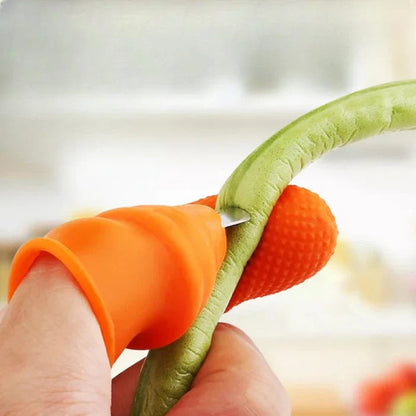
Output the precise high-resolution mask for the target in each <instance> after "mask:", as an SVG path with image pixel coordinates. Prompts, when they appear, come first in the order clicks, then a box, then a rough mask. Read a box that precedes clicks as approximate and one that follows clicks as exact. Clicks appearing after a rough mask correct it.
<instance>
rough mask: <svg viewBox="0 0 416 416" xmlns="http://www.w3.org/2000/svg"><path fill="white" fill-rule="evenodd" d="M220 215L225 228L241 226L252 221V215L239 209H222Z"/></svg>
mask: <svg viewBox="0 0 416 416" xmlns="http://www.w3.org/2000/svg"><path fill="white" fill-rule="evenodd" d="M218 214H220V216H221V224H222V226H223V227H224V228H226V227H231V226H232V225H237V224H241V223H243V222H246V221H248V220H249V219H250V214H249V213H248V212H247V211H244V210H243V209H241V208H237V207H226V208H222V209H221V210H220V211H218Z"/></svg>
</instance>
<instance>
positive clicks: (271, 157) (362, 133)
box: [131, 80, 416, 416]
mask: <svg viewBox="0 0 416 416" xmlns="http://www.w3.org/2000/svg"><path fill="white" fill-rule="evenodd" d="M412 128H416V81H415V80H413V81H403V82H397V83H392V84H385V85H381V86H377V87H373V88H369V89H366V90H362V91H359V92H356V93H354V94H350V95H348V96H346V97H343V98H341V99H339V100H336V101H333V102H331V103H329V104H326V105H324V106H322V107H320V108H318V109H316V110H314V111H312V112H310V113H308V114H306V115H304V116H302V117H300V118H299V119H297V120H296V121H294V122H293V123H291V124H289V125H288V126H286V127H285V128H283V129H282V130H280V131H279V132H278V133H276V134H275V135H274V136H272V137H271V138H270V139H269V140H267V141H266V142H265V143H263V144H262V145H261V146H259V147H258V148H257V149H256V150H255V151H254V152H253V153H252V154H250V155H249V156H248V157H247V158H246V159H245V160H244V161H243V162H242V163H241V164H240V165H239V166H238V167H237V169H236V170H235V171H234V172H233V174H232V175H231V176H230V178H229V179H228V180H227V182H226V183H225V184H224V186H223V188H222V189H221V191H220V193H219V197H218V201H217V208H221V207H226V206H237V207H240V208H243V209H245V210H246V211H248V212H249V213H250V215H251V219H250V221H249V222H247V223H245V224H243V225H240V226H238V227H234V228H230V229H228V231H227V233H228V234H227V238H228V250H227V255H226V258H225V260H224V263H223V265H222V267H221V269H220V271H219V273H218V276H217V282H216V286H215V288H214V290H213V292H212V295H211V297H210V299H209V301H208V303H207V305H206V306H205V308H204V310H203V311H202V312H201V314H200V315H199V316H198V318H197V319H196V321H195V323H194V324H193V326H192V327H191V328H190V329H189V331H188V332H187V333H186V334H185V335H184V336H183V337H182V338H180V339H179V340H178V341H176V342H174V343H173V344H171V345H168V346H166V347H164V348H161V349H158V350H153V351H151V352H150V353H149V355H148V357H147V360H146V363H145V365H144V368H143V370H142V374H141V377H140V380H139V384H138V387H137V392H136V396H135V400H134V404H133V408H132V413H131V414H132V415H133V416H136V415H140V416H163V415H166V414H167V412H168V411H169V409H171V408H172V407H173V406H174V405H175V403H176V402H177V401H178V400H179V399H180V398H181V397H182V396H183V395H184V394H185V393H186V392H187V391H188V390H189V389H190V387H191V385H192V381H193V379H194V377H195V375H196V373H197V372H198V370H199V368H200V366H201V365H202V363H203V361H204V359H205V356H206V354H207V352H208V350H209V347H210V343H211V337H212V334H213V332H214V330H215V327H216V324H217V322H218V320H219V318H220V317H221V315H222V313H223V312H224V310H225V308H226V306H227V303H228V301H229V299H230V297H231V295H232V293H233V291H234V289H235V287H236V285H237V283H238V280H239V278H240V276H241V274H242V271H243V269H244V266H245V264H246V263H247V261H248V260H249V258H250V257H251V255H252V253H253V252H254V250H255V248H256V246H257V244H258V242H259V240H260V238H261V235H262V232H263V229H264V227H265V225H266V223H267V220H268V217H269V215H270V212H271V211H272V208H273V206H274V204H275V203H276V201H277V199H278V198H279V196H280V194H281V193H282V191H283V189H284V188H285V187H286V186H287V184H288V183H289V182H290V181H291V179H292V178H293V177H294V175H296V174H297V173H298V172H299V171H300V170H301V169H303V168H304V167H305V166H306V165H307V164H309V163H311V162H312V161H314V160H315V159H317V158H319V157H320V156H321V155H322V154H324V153H326V152H328V151H329V150H332V149H334V148H336V147H339V146H344V145H346V144H349V143H352V142H355V141H357V140H360V139H363V138H365V137H369V136H373V135H376V134H380V133H383V132H385V131H394V130H401V129H412Z"/></svg>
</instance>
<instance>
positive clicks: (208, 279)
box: [8, 205, 226, 364]
mask: <svg viewBox="0 0 416 416" xmlns="http://www.w3.org/2000/svg"><path fill="white" fill-rule="evenodd" d="M41 252H47V253H50V254H51V255H53V256H55V257H56V258H57V259H58V260H60V261H61V262H62V263H63V264H64V265H65V266H66V267H67V269H68V270H69V271H70V272H71V274H72V275H73V277H74V279H75V280H76V281H77V283H78V284H79V286H80V288H81V290H82V291H83V293H84V295H85V296H86V298H87V299H88V301H89V303H90V305H91V308H92V309H93V312H94V314H95V316H96V318H97V320H98V323H99V324H100V327H101V331H102V334H103V338H104V342H105V345H106V348H107V353H108V357H109V360H110V363H111V364H113V363H114V361H115V360H116V359H117V357H118V356H119V355H120V354H121V352H122V351H123V350H124V349H125V348H126V347H127V346H130V347H132V348H141V349H152V348H158V347H161V346H164V345H167V344H169V343H171V342H173V341H174V340H176V339H177V338H179V337H180V336H181V335H183V334H184V333H185V332H186V330H187V329H188V328H189V327H190V326H191V325H192V323H193V321H194V320H195V318H196V316H197V315H198V313H199V312H200V311H201V309H202V307H203V306H204V305H205V303H206V301H207V300H208V297H209V295H210V293H211V290H212V288H213V286H214V283H215V278H216V274H217V272H218V270H219V268H220V266H221V263H222V261H223V258H224V256H225V252H226V235H225V230H224V228H223V227H222V226H221V218H220V216H219V214H218V213H216V212H215V211H214V210H213V209H212V208H209V207H206V206H203V205H183V206H178V207H167V206H138V207H130V208H119V209H114V210H111V211H106V212H104V213H102V214H100V215H98V216H96V217H93V218H84V219H80V220H75V221H71V222H68V223H65V224H63V225H61V226H59V227H57V228H55V229H53V230H52V231H50V232H49V233H48V234H47V235H46V236H45V237H44V238H36V239H33V240H30V241H28V242H27V243H26V244H24V245H23V246H22V247H21V248H20V249H19V251H18V252H17V254H16V256H15V258H14V260H13V264H12V268H11V273H10V279H9V294H8V297H9V301H10V300H11V299H12V297H13V294H14V293H15V291H16V290H17V288H18V286H19V284H20V282H21V281H22V280H23V279H24V277H25V276H26V274H27V273H28V271H29V269H30V267H31V266H32V265H33V263H34V261H35V260H36V258H37V257H38V256H39V254H40V253H41Z"/></svg>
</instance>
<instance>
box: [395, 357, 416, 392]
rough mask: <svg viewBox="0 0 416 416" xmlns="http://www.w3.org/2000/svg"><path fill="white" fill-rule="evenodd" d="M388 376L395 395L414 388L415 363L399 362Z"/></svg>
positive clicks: (415, 386) (415, 382) (415, 379)
mask: <svg viewBox="0 0 416 416" xmlns="http://www.w3.org/2000/svg"><path fill="white" fill-rule="evenodd" d="M389 378H390V380H391V381H392V383H393V385H394V389H395V392H396V394H397V395H401V394H403V393H406V392H408V391H409V390H414V389H415V388H416V365H414V364H412V363H401V364H399V365H398V366H397V367H395V368H394V370H393V372H392V373H391V375H390V376H389Z"/></svg>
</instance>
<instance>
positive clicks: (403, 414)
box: [389, 390, 416, 416]
mask: <svg viewBox="0 0 416 416" xmlns="http://www.w3.org/2000/svg"><path fill="white" fill-rule="evenodd" d="M389 415H390V416H416V391H414V390H411V391H409V392H406V393H405V394H403V395H401V396H399V397H398V398H397V399H396V400H395V401H394V402H393V405H392V408H391V411H390V412H389Z"/></svg>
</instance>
